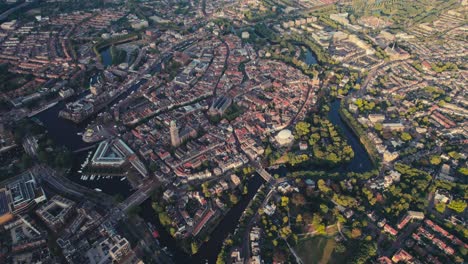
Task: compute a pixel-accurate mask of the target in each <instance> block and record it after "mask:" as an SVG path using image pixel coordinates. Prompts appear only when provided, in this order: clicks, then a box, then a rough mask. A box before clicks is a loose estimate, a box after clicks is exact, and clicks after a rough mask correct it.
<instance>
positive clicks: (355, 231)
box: [351, 228, 362, 238]
mask: <svg viewBox="0 0 468 264" xmlns="http://www.w3.org/2000/svg"><path fill="white" fill-rule="evenodd" d="M361 234H362V232H361V229H359V228H353V229H352V230H351V238H358V237H360V236H361Z"/></svg>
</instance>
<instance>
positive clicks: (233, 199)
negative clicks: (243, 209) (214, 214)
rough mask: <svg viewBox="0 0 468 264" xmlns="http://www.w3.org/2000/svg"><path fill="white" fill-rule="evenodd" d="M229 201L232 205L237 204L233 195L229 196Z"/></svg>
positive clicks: (236, 199) (237, 200)
mask: <svg viewBox="0 0 468 264" xmlns="http://www.w3.org/2000/svg"><path fill="white" fill-rule="evenodd" d="M229 200H230V201H231V203H232V204H237V203H238V202H239V199H238V198H237V196H236V195H235V194H233V193H231V194H229Z"/></svg>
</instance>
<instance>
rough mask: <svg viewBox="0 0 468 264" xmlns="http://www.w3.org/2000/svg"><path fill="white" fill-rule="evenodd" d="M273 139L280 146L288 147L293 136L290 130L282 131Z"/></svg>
mask: <svg viewBox="0 0 468 264" xmlns="http://www.w3.org/2000/svg"><path fill="white" fill-rule="evenodd" d="M275 139H276V142H278V144H279V145H280V146H288V145H291V144H292V143H293V141H294V136H293V135H292V132H291V130H289V129H283V130H281V131H280V132H279V133H278V135H276V137H275Z"/></svg>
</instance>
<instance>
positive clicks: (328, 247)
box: [295, 237, 345, 264]
mask: <svg viewBox="0 0 468 264" xmlns="http://www.w3.org/2000/svg"><path fill="white" fill-rule="evenodd" d="M335 245H336V242H335V239H333V238H330V237H312V238H305V239H302V240H300V241H299V243H298V245H297V246H296V248H295V250H296V252H297V254H298V255H299V256H300V257H301V259H302V262H303V263H307V264H326V263H343V262H345V256H344V255H342V254H336V253H334V252H333V251H334V249H335Z"/></svg>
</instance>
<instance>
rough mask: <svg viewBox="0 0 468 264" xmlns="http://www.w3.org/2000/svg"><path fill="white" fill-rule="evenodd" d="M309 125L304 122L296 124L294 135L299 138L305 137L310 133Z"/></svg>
mask: <svg viewBox="0 0 468 264" xmlns="http://www.w3.org/2000/svg"><path fill="white" fill-rule="evenodd" d="M309 128H310V124H309V123H306V122H298V123H297V124H296V133H297V135H298V136H299V137H302V136H305V135H307V134H309V132H310V129H309Z"/></svg>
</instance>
